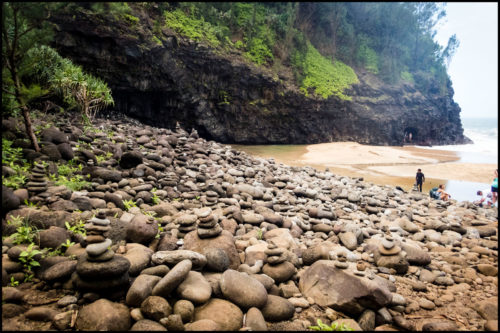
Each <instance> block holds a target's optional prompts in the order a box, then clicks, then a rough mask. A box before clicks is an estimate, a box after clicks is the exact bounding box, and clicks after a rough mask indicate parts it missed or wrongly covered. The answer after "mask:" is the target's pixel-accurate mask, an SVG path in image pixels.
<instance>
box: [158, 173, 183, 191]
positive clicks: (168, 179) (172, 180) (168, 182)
mask: <svg viewBox="0 0 500 333" xmlns="http://www.w3.org/2000/svg"><path fill="white" fill-rule="evenodd" d="M178 183H179V176H178V175H177V174H176V173H175V172H173V171H168V172H166V173H165V176H164V177H163V178H162V179H161V180H160V185H161V186H162V187H167V186H172V187H173V186H176V185H177V184H178Z"/></svg>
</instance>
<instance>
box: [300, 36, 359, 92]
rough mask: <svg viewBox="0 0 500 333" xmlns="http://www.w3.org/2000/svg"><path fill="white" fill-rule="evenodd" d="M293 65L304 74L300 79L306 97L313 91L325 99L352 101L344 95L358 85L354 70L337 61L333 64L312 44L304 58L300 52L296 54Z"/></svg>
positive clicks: (308, 45) (309, 45)
mask: <svg viewBox="0 0 500 333" xmlns="http://www.w3.org/2000/svg"><path fill="white" fill-rule="evenodd" d="M293 63H294V65H295V66H296V67H297V68H299V69H301V70H302V72H303V75H302V76H301V77H300V79H299V80H300V89H301V90H302V91H303V92H304V93H305V94H306V96H307V95H308V94H309V93H310V91H311V90H312V91H314V93H315V94H316V95H319V96H322V97H323V98H328V97H329V96H331V95H334V96H337V97H339V98H341V99H346V100H350V99H351V98H350V97H349V96H346V95H344V94H343V91H344V89H346V88H348V87H349V86H350V85H351V84H353V83H357V82H358V77H357V76H356V73H354V71H353V70H352V68H350V67H349V66H347V65H345V64H344V63H342V62H341V61H339V60H336V61H334V62H333V64H332V62H331V61H330V60H329V59H328V58H326V57H323V56H322V55H321V54H320V53H319V52H318V50H316V49H315V48H314V46H312V44H310V43H308V44H307V52H306V54H305V55H304V56H302V55H301V54H300V52H296V53H295V54H294V57H293Z"/></svg>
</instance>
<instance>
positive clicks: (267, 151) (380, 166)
mask: <svg viewBox="0 0 500 333" xmlns="http://www.w3.org/2000/svg"><path fill="white" fill-rule="evenodd" d="M232 146H233V148H235V149H238V150H243V151H246V152H247V153H250V154H252V155H256V156H260V157H266V158H269V157H272V158H274V159H275V161H276V162H278V163H283V164H286V165H293V166H311V167H314V168H316V169H318V170H324V169H325V168H328V169H329V170H330V171H331V172H333V173H335V174H339V175H345V176H349V177H363V179H364V180H365V181H369V182H373V183H375V184H380V185H386V184H387V185H393V186H401V187H402V188H403V189H405V190H410V189H411V188H412V187H413V184H414V183H415V173H416V172H417V169H418V168H420V169H422V172H423V173H424V174H425V177H426V182H425V183H424V186H423V190H424V191H428V190H429V189H431V188H432V187H435V186H437V185H438V184H441V183H446V182H447V181H449V180H455V181H467V182H476V183H485V184H489V183H491V181H492V179H493V170H494V169H496V168H498V165H497V164H486V163H483V164H476V163H461V162H457V161H459V160H460V156H459V155H458V153H456V152H453V151H447V150H434V149H425V148H420V147H415V146H403V147H389V146H367V145H361V144H359V143H356V142H333V143H321V144H314V145H283V146H278V145H272V146H244V145H232Z"/></svg>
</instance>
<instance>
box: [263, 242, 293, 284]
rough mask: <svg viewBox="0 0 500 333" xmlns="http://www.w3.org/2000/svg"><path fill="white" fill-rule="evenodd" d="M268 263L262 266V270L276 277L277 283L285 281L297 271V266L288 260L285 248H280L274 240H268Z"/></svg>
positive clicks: (266, 251)
mask: <svg viewBox="0 0 500 333" xmlns="http://www.w3.org/2000/svg"><path fill="white" fill-rule="evenodd" d="M264 253H265V254H266V255H267V259H266V264H265V265H264V266H263V267H262V272H263V273H264V274H266V275H268V276H270V277H271V278H273V279H274V281H275V282H276V283H280V282H285V281H287V280H288V279H290V278H291V277H292V275H293V274H294V273H295V267H294V265H293V264H292V263H290V261H288V260H287V259H288V258H287V256H286V254H285V249H283V248H279V247H278V245H276V244H275V243H274V242H273V240H269V241H268V246H267V249H266V250H265V251H264Z"/></svg>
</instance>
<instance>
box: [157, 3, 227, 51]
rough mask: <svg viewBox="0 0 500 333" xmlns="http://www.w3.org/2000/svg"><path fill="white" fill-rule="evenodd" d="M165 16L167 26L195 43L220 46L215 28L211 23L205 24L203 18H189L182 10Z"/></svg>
mask: <svg viewBox="0 0 500 333" xmlns="http://www.w3.org/2000/svg"><path fill="white" fill-rule="evenodd" d="M163 15H164V16H165V24H166V25H167V26H168V27H169V28H171V29H173V30H175V31H176V32H178V33H180V34H181V35H184V36H186V37H188V38H190V39H192V40H194V41H205V42H207V43H208V44H210V45H211V46H214V47H217V46H219V45H220V41H219V39H218V38H217V32H216V30H215V28H214V27H213V26H212V25H211V24H210V23H209V22H205V20H204V19H203V17H202V18H200V19H196V18H193V17H190V16H187V15H186V14H185V13H184V12H183V11H182V10H181V9H176V10H174V11H171V12H170V11H165V12H164V13H163Z"/></svg>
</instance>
